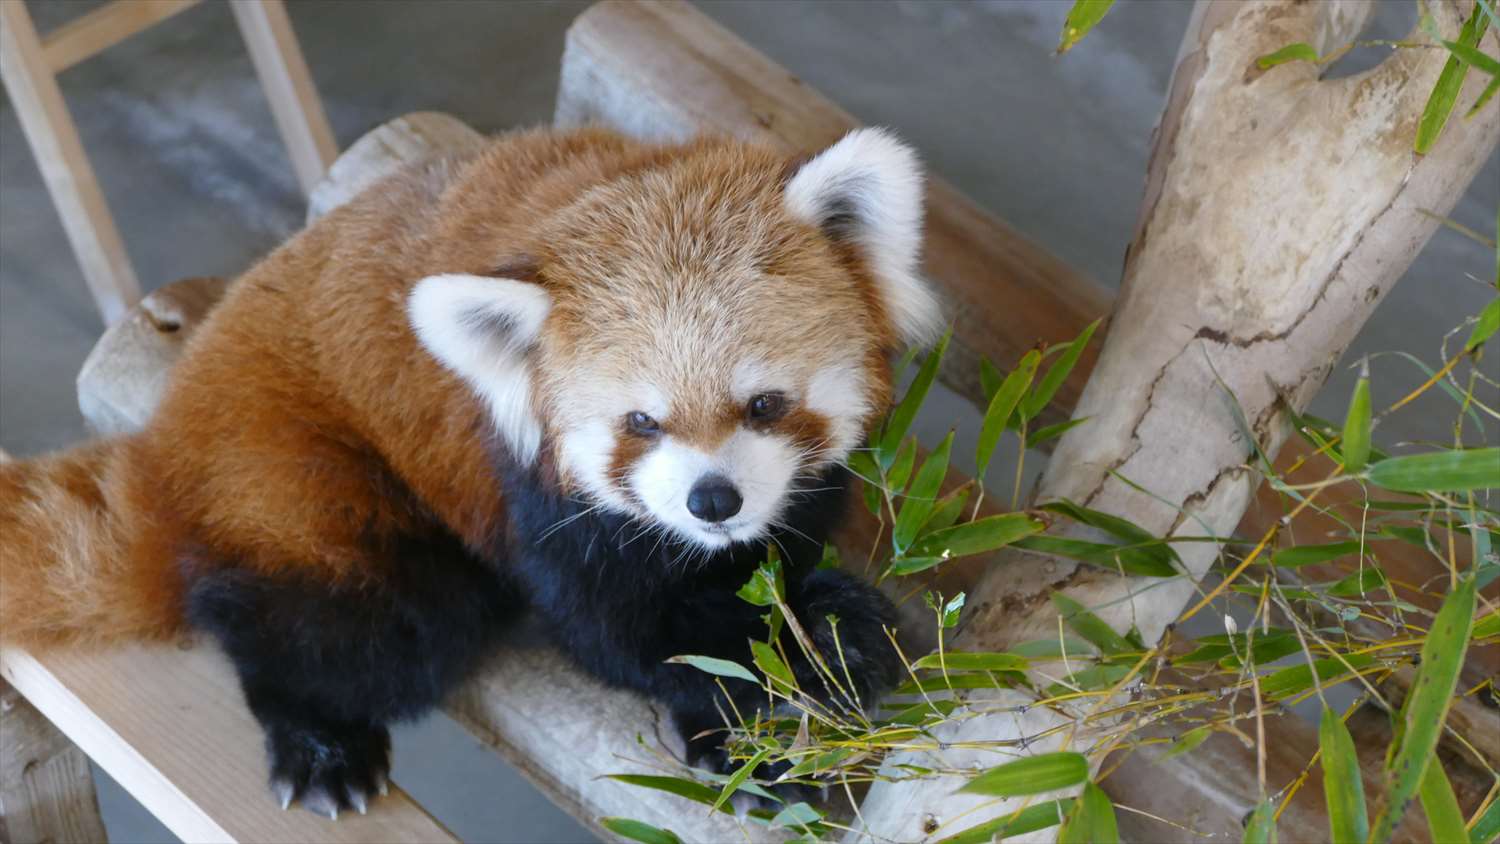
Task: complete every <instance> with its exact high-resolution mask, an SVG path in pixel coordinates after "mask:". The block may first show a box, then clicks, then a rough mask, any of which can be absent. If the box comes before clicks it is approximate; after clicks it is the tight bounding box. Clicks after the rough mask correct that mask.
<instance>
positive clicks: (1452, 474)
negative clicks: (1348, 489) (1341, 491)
mask: <svg viewBox="0 0 1500 844" xmlns="http://www.w3.org/2000/svg"><path fill="white" fill-rule="evenodd" d="M1369 478H1370V483H1373V484H1375V485H1376V486H1381V487H1384V488H1386V489H1391V490H1395V491H1397V492H1462V491H1465V490H1471V489H1490V488H1493V487H1500V448H1469V449H1454V450H1452V451H1433V452H1428V453H1426V454H1413V455H1409V456H1406V457H1388V458H1386V459H1385V460H1382V461H1380V462H1379V463H1376V464H1374V465H1372V466H1371V467H1370V472H1369Z"/></svg>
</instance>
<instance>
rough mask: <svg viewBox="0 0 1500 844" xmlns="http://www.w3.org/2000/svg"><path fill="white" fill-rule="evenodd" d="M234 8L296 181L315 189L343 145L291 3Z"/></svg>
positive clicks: (270, 1)
mask: <svg viewBox="0 0 1500 844" xmlns="http://www.w3.org/2000/svg"><path fill="white" fill-rule="evenodd" d="M229 8H230V9H231V10H232V11H233V12H234V20H235V22H236V23H238V24H239V27H240V35H241V36H242V37H243V38H244V39H245V47H246V49H248V50H249V51H250V60H251V61H252V62H254V63H255V72H256V73H257V74H259V76H260V84H261V87H262V88H264V89H265V91H266V99H267V100H269V101H270V104H271V115H272V117H274V118H276V128H278V129H280V130H281V137H282V140H283V141H285V142H286V148H287V152H288V153H290V154H291V158H292V167H293V168H295V169H296V171H297V180H298V181H299V182H301V184H302V191H303V193H312V189H313V188H314V187H317V184H318V182H319V181H320V180H322V178H323V175H324V174H325V173H327V172H328V167H329V165H331V164H333V159H334V158H336V157H337V156H338V154H339V148H338V144H337V143H336V142H335V141H334V139H333V129H332V128H331V127H330V126H329V125H328V116H327V115H325V114H324V113H323V104H322V102H321V101H320V100H319V99H318V91H317V88H315V87H314V86H313V81H312V74H311V73H309V72H308V69H307V62H306V61H305V60H304V59H303V58H302V49H301V48H300V47H298V46H297V36H296V35H295V34H294V33H293V32H292V22H291V20H290V19H289V18H288V17H287V14H286V7H285V6H284V5H283V4H282V2H281V0H231V2H230V4H229Z"/></svg>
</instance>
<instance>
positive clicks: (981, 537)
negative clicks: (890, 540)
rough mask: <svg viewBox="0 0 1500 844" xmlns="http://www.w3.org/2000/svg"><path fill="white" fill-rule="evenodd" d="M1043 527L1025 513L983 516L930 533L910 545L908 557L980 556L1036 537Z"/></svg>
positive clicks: (946, 558)
mask: <svg viewBox="0 0 1500 844" xmlns="http://www.w3.org/2000/svg"><path fill="white" fill-rule="evenodd" d="M1043 527H1045V525H1043V524H1042V523H1041V522H1039V521H1037V520H1036V519H1033V518H1031V517H1030V516H1028V515H1026V514H1025V513H1003V514H1001V515H998V516H985V517H984V518H982V519H975V520H974V521H972V522H965V523H963V524H959V525H954V526H953V527H950V528H944V529H942V530H938V531H933V532H932V533H929V534H928V535H926V536H924V537H922V538H921V539H919V540H917V541H916V542H915V543H913V544H912V547H911V548H910V549H909V553H910V554H911V556H914V557H938V558H939V559H941V560H948V559H952V558H954V557H965V556H968V555H971V554H983V553H984V552H986V551H993V550H995V549H996V548H1002V547H1004V546H1006V545H1009V544H1010V543H1012V542H1015V541H1016V540H1017V539H1020V538H1021V537H1023V536H1030V535H1031V534H1034V533H1038V532H1040V531H1041V530H1042V528H1043Z"/></svg>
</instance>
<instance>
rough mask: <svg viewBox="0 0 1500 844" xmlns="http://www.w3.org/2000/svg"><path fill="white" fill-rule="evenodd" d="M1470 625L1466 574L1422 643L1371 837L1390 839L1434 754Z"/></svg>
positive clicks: (1471, 612) (1471, 595) (1470, 600)
mask: <svg viewBox="0 0 1500 844" xmlns="http://www.w3.org/2000/svg"><path fill="white" fill-rule="evenodd" d="M1473 624H1474V578H1473V577H1466V578H1463V579H1462V580H1460V581H1459V583H1458V587H1457V588H1456V589H1454V590H1453V591H1452V592H1451V593H1449V595H1448V597H1447V598H1445V599H1444V600H1443V605H1442V607H1441V608H1440V609H1439V610H1438V613H1437V617H1436V618H1434V619H1433V621H1432V626H1431V627H1430V628H1429V629H1428V631H1427V640H1426V641H1425V642H1423V643H1422V660H1421V665H1420V667H1418V669H1417V677H1416V680H1415V681H1414V682H1413V684H1412V690H1411V692H1410V694H1408V695H1407V698H1406V703H1405V704H1404V705H1403V706H1402V708H1401V715H1400V718H1399V721H1398V724H1397V729H1398V730H1399V735H1400V738H1399V741H1400V744H1399V746H1397V748H1396V749H1395V753H1394V754H1393V755H1392V756H1391V757H1390V763H1389V764H1388V765H1387V766H1386V776H1387V783H1388V784H1387V787H1386V794H1385V802H1384V804H1383V806H1382V810H1381V812H1380V814H1379V815H1378V816H1377V817H1376V821H1375V832H1374V834H1373V835H1372V836H1371V838H1372V840H1373V841H1376V842H1384V841H1388V840H1390V837H1391V832H1392V830H1394V829H1395V828H1396V824H1397V823H1400V821H1401V816H1402V815H1403V814H1405V812H1406V805H1407V803H1408V802H1409V801H1410V800H1411V798H1412V797H1413V796H1414V795H1415V793H1416V791H1417V788H1418V786H1419V784H1420V783H1421V781H1422V774H1423V770H1424V768H1426V766H1427V763H1428V761H1429V760H1430V759H1432V758H1433V751H1434V749H1435V748H1436V747H1437V741H1438V736H1439V735H1440V734H1441V732H1442V728H1443V721H1444V720H1446V718H1447V715H1448V706H1449V704H1451V703H1452V699H1453V689H1454V687H1455V685H1456V684H1457V683H1458V671H1459V668H1461V667H1462V666H1463V660H1464V654H1465V653H1466V652H1467V651H1468V644H1469V631H1470V629H1471V628H1472V627H1473Z"/></svg>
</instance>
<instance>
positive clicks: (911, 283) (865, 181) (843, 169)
mask: <svg viewBox="0 0 1500 844" xmlns="http://www.w3.org/2000/svg"><path fill="white" fill-rule="evenodd" d="M786 205H787V209H788V210H790V211H791V212H792V214H793V216H796V217H798V218H800V219H803V220H806V221H807V222H810V223H812V224H813V225H816V226H818V227H820V228H822V229H823V230H824V231H825V232H827V233H828V235H829V236H830V237H833V238H835V239H837V240H847V241H849V242H851V243H853V244H855V245H856V246H857V247H858V248H859V249H860V250H861V251H862V252H863V254H864V257H865V260H867V261H869V263H870V268H871V270H872V271H873V272H874V274H875V278H876V281H877V282H878V283H879V284H880V288H881V292H882V293H883V294H884V302H885V306H886V308H887V309H888V310H889V312H890V316H891V321H892V322H893V323H894V324H895V327H896V331H897V333H899V334H900V335H901V339H903V340H905V341H906V342H908V343H912V344H915V345H924V344H926V343H928V342H931V341H933V340H935V339H937V336H938V334H939V333H940V332H941V331H942V328H943V312H942V307H941V306H940V305H939V304H938V300H937V297H936V296H934V295H933V293H932V291H931V290H930V289H929V288H928V286H927V283H926V282H925V281H924V280H923V279H922V277H921V276H920V275H919V274H918V271H917V261H918V256H919V253H920V252H921V248H922V165H921V164H920V162H918V161H917V156H916V153H915V152H913V151H912V149H911V147H909V146H907V145H906V144H903V143H901V142H900V141H898V140H896V138H895V136H894V135H892V134H891V133H889V132H887V131H885V130H884V129H855V130H854V131H852V132H850V133H849V134H847V135H845V136H844V137H843V138H842V139H840V140H839V142H838V143H836V144H834V145H833V146H831V147H829V148H828V149H826V150H824V151H823V152H821V153H819V154H818V155H817V156H816V157H814V158H813V159H812V160H811V161H809V162H807V163H806V164H804V165H803V166H802V168H801V169H800V170H798V171H797V173H796V175H794V176H792V178H791V181H789V182H788V183H787V186H786Z"/></svg>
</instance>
